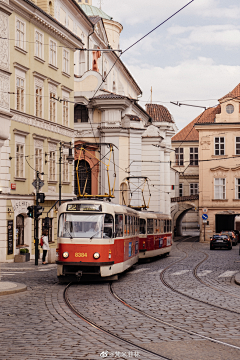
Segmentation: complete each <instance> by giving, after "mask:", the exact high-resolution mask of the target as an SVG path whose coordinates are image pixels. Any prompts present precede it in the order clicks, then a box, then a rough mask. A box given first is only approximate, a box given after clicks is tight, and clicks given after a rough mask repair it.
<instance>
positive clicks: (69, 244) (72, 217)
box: [57, 199, 139, 282]
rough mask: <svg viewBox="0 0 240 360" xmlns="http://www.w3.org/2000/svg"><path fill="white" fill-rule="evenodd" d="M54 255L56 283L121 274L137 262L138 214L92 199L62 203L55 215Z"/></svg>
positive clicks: (122, 207)
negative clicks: (56, 216) (55, 248)
mask: <svg viewBox="0 0 240 360" xmlns="http://www.w3.org/2000/svg"><path fill="white" fill-rule="evenodd" d="M57 252H58V261H57V274H58V278H59V281H60V282H66V281H69V280H71V279H73V280H74V279H76V277H79V278H80V277H82V276H83V277H88V276H91V277H92V276H94V275H95V276H96V277H97V278H105V279H107V278H109V277H113V276H114V275H117V274H119V273H122V272H123V271H125V270H127V269H128V268H130V267H131V266H132V265H133V264H135V263H136V262H137V261H138V257H139V212H138V211H136V210H134V209H131V208H128V207H126V206H121V205H115V204H111V203H109V202H106V201H101V200H95V199H91V200H89V199H81V200H76V201H71V202H66V203H64V204H62V205H61V206H60V208H59V211H58V249H57ZM115 278H116V276H115Z"/></svg>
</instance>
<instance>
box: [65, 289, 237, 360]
mask: <svg viewBox="0 0 240 360" xmlns="http://www.w3.org/2000/svg"><path fill="white" fill-rule="evenodd" d="M72 285H73V283H69V284H68V285H67V286H66V287H65V289H64V292H63V299H64V302H65V304H66V305H67V306H68V308H69V309H70V310H71V311H72V313H73V314H75V315H76V316H77V317H78V318H80V319H81V320H83V321H84V322H86V323H87V324H88V325H91V326H92V327H94V328H95V329H97V330H99V331H101V332H102V333H104V334H107V335H110V336H112V337H114V338H115V339H117V340H119V341H121V342H124V343H125V344H128V345H131V346H133V347H135V348H137V349H140V350H142V351H144V352H145V353H147V354H151V355H154V356H156V357H158V358H160V359H165V360H172V359H171V358H168V357H166V356H163V355H161V354H158V353H156V352H154V351H151V350H148V349H146V348H144V347H143V346H141V345H138V344H136V343H134V342H132V341H130V340H127V339H124V338H123V337H122V336H119V335H117V334H114V333H113V332H112V331H110V330H108V329H106V328H104V327H103V326H101V325H98V324H97V323H96V322H94V321H92V320H90V319H89V318H88V317H86V316H85V315H84V314H82V313H81V312H80V311H78V310H77V309H76V308H75V306H74V305H73V304H72V303H71V301H70V299H69V297H68V290H69V288H70V287H71V286H72ZM239 349H240V348H239Z"/></svg>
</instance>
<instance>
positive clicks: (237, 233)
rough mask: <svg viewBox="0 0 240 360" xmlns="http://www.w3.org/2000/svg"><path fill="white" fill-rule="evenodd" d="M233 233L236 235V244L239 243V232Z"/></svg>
mask: <svg viewBox="0 0 240 360" xmlns="http://www.w3.org/2000/svg"><path fill="white" fill-rule="evenodd" d="M233 232H234V234H235V235H236V238H237V242H238V243H239V230H233Z"/></svg>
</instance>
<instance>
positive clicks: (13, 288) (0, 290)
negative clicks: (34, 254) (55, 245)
mask: <svg viewBox="0 0 240 360" xmlns="http://www.w3.org/2000/svg"><path fill="white" fill-rule="evenodd" d="M56 266H57V265H56V264H47V265H42V262H41V260H39V263H38V265H35V261H34V260H30V261H28V262H24V263H1V264H0V296H2V295H10V294H15V293H18V292H22V291H26V290H27V286H26V285H25V284H22V283H18V282H12V281H5V280H3V277H4V279H5V278H6V277H5V276H4V274H5V275H6V273H9V275H10V274H11V273H12V272H13V274H16V272H18V271H19V272H22V271H30V272H33V271H44V270H45V269H51V268H53V267H56ZM2 275H3V276H2Z"/></svg>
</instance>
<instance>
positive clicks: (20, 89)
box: [16, 77, 24, 111]
mask: <svg viewBox="0 0 240 360" xmlns="http://www.w3.org/2000/svg"><path fill="white" fill-rule="evenodd" d="M16 88H17V89H16V94H17V110H19V111H24V80H23V79H21V78H20V77H17V79H16Z"/></svg>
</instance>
